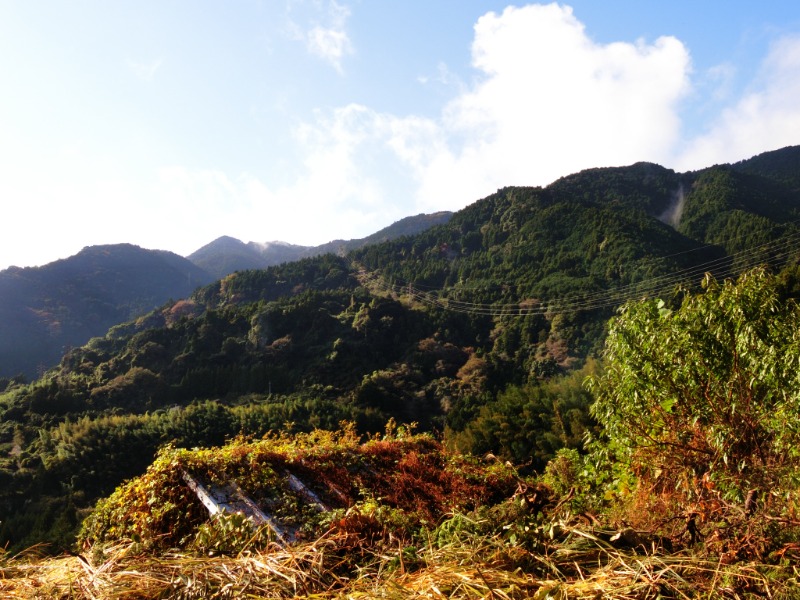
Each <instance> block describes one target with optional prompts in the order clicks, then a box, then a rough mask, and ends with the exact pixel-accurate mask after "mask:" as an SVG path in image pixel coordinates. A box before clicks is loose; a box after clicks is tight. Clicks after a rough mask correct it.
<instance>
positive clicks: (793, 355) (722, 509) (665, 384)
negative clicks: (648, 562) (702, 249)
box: [589, 269, 800, 553]
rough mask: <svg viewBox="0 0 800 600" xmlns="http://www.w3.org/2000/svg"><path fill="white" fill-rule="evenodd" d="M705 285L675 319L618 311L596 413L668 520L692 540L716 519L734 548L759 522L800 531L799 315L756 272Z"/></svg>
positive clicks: (640, 310) (639, 307)
mask: <svg viewBox="0 0 800 600" xmlns="http://www.w3.org/2000/svg"><path fill="white" fill-rule="evenodd" d="M703 286H704V288H705V290H704V293H700V294H696V295H685V296H684V297H683V299H682V300H681V301H679V302H678V303H677V304H678V306H677V308H675V309H674V310H671V309H669V308H668V307H667V306H666V305H665V304H664V302H663V301H660V300H644V301H641V302H636V303H631V304H628V305H626V306H625V307H624V308H623V309H621V311H620V314H619V316H618V317H616V318H615V319H614V320H613V321H612V324H611V327H610V332H609V337H608V339H607V342H606V348H605V369H604V371H603V373H602V374H601V375H600V376H598V377H594V378H590V379H589V387H590V389H591V390H592V391H593V392H594V394H595V398H596V401H595V404H594V405H593V406H592V413H593V415H594V416H595V418H597V419H598V421H599V422H600V423H601V424H602V425H603V426H604V427H605V431H606V433H607V435H608V436H609V439H610V442H611V444H612V447H613V448H614V450H615V452H616V455H617V457H618V458H621V459H622V460H623V461H624V462H625V463H627V464H628V465H629V467H630V469H631V472H632V473H633V474H634V476H635V477H636V478H637V480H638V483H639V490H640V491H641V490H646V493H647V494H650V498H651V499H652V498H653V497H654V496H655V495H656V494H662V499H663V496H664V495H668V496H669V497H670V498H671V501H668V502H667V503H668V504H670V502H671V505H670V506H668V507H667V509H666V510H667V512H668V514H667V515H664V517H665V518H668V517H669V516H670V515H672V516H673V518H674V516H675V513H680V512H682V513H683V514H685V515H687V519H688V522H687V528H688V530H689V533H690V534H691V535H692V538H695V537H696V535H699V534H702V532H700V531H698V527H700V526H701V525H702V524H703V523H704V522H708V523H709V527H711V525H710V523H711V522H712V521H714V522H715V523H716V525H715V526H714V532H716V534H718V535H717V536H716V537H717V538H718V537H720V536H722V537H724V535H723V534H721V533H720V527H721V525H720V524H721V523H722V524H724V527H725V528H727V529H726V531H725V535H729V537H736V536H738V538H737V539H738V540H739V542H742V539H744V538H743V537H742V536H744V533H742V531H743V530H742V527H744V525H743V523H745V522H750V521H749V519H750V517H751V516H753V515H754V514H756V513H758V516H759V517H760V521H759V522H760V524H761V525H764V524H767V525H768V524H769V523H782V524H783V525H786V524H789V525H794V526H800V521H797V520H796V518H795V517H794V511H795V510H797V509H798V508H800V506H799V505H798V504H799V503H798V498H797V490H798V485H797V483H798V481H799V480H800V469H798V457H800V419H798V415H800V369H798V367H799V366H800V309H798V306H797V304H796V303H795V302H794V301H793V300H791V299H786V298H785V297H784V295H783V294H782V291H781V286H780V284H779V282H778V280H777V279H776V278H775V277H773V276H771V275H769V274H768V273H767V272H766V271H765V270H763V269H756V270H753V271H751V272H748V273H745V274H744V275H742V276H741V277H740V278H739V279H738V281H725V282H724V283H718V282H717V281H715V280H714V279H713V278H711V277H710V276H706V278H705V280H704V282H703ZM641 508H642V507H641V506H640V507H639V509H640V510H641ZM649 512H650V514H652V507H650V511H649ZM704 519H706V521H704ZM736 523H739V525H736ZM737 527H738V529H737ZM745 529H747V531H749V532H750V534H752V527H750V525H747V527H745ZM784 531H785V529H784ZM737 532H738V533H737ZM711 533H713V532H711V531H710V530H709V532H708V535H711ZM762 533H763V532H762ZM752 539H755V538H751V541H752ZM731 547H732V546H731ZM759 553H760V552H759Z"/></svg>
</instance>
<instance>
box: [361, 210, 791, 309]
mask: <svg viewBox="0 0 800 600" xmlns="http://www.w3.org/2000/svg"><path fill="white" fill-rule="evenodd" d="M791 224H792V223H787V224H783V225H780V226H781V227H783V226H785V225H791ZM777 227H778V226H776V228H777ZM709 247H710V246H704V247H703V248H709ZM703 248H699V249H698V250H700V249H703ZM798 252H800V232H796V233H792V234H790V235H787V236H784V237H782V238H779V239H776V240H773V241H770V242H767V243H765V244H762V245H760V246H756V247H755V248H751V249H749V250H743V251H740V252H737V253H734V254H732V255H728V256H725V257H721V258H717V259H714V260H711V261H707V262H704V263H700V264H697V265H694V266H692V267H688V268H686V269H681V270H678V271H675V272H673V273H668V274H665V275H660V276H657V277H651V278H649V279H644V280H642V281H639V282H636V283H631V284H627V285H624V286H621V287H619V288H616V289H614V290H608V291H598V292H591V293H588V294H582V295H579V296H578V295H576V296H573V297H567V298H564V299H561V300H558V301H553V300H551V301H541V300H536V299H525V300H522V301H519V302H515V303H511V304H499V303H495V304H486V303H476V302H469V301H465V300H458V299H455V298H453V297H452V296H451V295H452V294H454V293H458V292H460V291H461V292H463V291H469V289H470V288H465V287H462V288H450V289H448V290H446V291H447V292H448V295H444V293H445V290H431V289H429V290H423V289H420V287H418V286H417V285H415V284H413V283H411V282H406V281H402V280H399V279H395V280H394V281H393V282H388V281H386V280H385V279H384V278H383V277H381V276H380V275H379V274H378V273H374V272H373V273H370V272H368V271H367V270H366V269H364V268H363V267H360V266H358V268H359V277H360V279H361V280H362V282H363V283H366V284H368V285H371V286H373V287H376V288H378V289H380V290H382V291H384V292H389V293H393V294H398V295H405V296H407V297H411V298H412V299H414V300H417V301H418V302H421V303H423V304H426V305H429V306H433V307H438V308H441V309H444V310H450V311H454V312H461V313H470V314H479V315H489V316H524V315H537V314H538V315H541V314H546V313H553V312H559V313H564V312H578V311H584V310H595V309H601V308H612V307H616V306H620V305H621V304H624V303H625V302H627V301H630V300H635V299H639V298H642V297H647V296H652V295H654V294H657V293H663V292H664V291H666V290H670V289H674V288H675V286H677V285H679V284H685V285H686V284H687V283H688V282H691V281H692V280H693V279H697V278H700V277H702V275H704V274H705V273H707V272H717V275H718V277H721V278H726V277H730V276H732V275H734V274H735V273H736V272H742V271H746V270H748V269H750V268H753V267H755V266H756V265H759V264H763V263H765V262H780V261H781V260H783V259H785V258H788V257H790V256H792V255H795V254H797V253H798ZM677 254H682V253H676V254H673V255H667V256H664V257H658V260H665V259H667V258H669V257H670V256H676V255H677ZM628 264H629V266H632V267H633V266H635V264H634V263H628ZM471 289H478V288H471Z"/></svg>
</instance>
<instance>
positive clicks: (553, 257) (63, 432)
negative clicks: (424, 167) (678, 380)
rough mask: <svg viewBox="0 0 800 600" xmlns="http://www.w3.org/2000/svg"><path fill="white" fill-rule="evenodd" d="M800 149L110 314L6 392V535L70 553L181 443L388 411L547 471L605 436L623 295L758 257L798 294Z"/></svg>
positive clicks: (571, 197)
mask: <svg viewBox="0 0 800 600" xmlns="http://www.w3.org/2000/svg"><path fill="white" fill-rule="evenodd" d="M797 154H798V149H797V148H788V149H784V150H781V151H777V152H775V153H772V154H770V155H768V156H766V157H765V156H762V157H758V161H757V163H752V164H751V163H748V162H747V161H745V163H742V164H740V165H722V166H715V167H711V168H709V169H705V170H703V171H699V172H695V173H685V174H680V173H675V172H674V171H671V170H669V169H665V168H663V167H660V166H658V165H652V164H647V163H638V164H635V165H632V166H629V167H620V168H607V169H593V170H589V171H585V172H582V173H578V174H575V175H572V176H570V177H565V178H563V179H561V180H559V181H557V182H555V183H553V184H552V185H551V186H548V187H546V188H525V187H514V188H504V189H501V190H499V191H498V192H497V193H495V194H493V195H491V196H489V197H487V198H484V199H482V200H479V201H478V202H476V203H474V204H472V205H471V206H469V207H467V208H466V209H464V210H462V211H459V212H458V213H456V214H455V215H453V216H452V218H450V219H449V221H448V222H447V223H445V224H442V225H439V226H437V227H433V228H430V229H427V230H426V231H423V232H421V233H418V234H416V235H413V236H406V237H401V238H398V239H394V240H391V241H388V242H383V243H380V244H374V245H369V246H365V247H363V248H360V249H357V250H354V251H352V252H350V253H348V254H346V255H345V256H337V255H332V254H327V255H324V256H320V257H315V258H309V259H304V260H301V261H297V262H292V263H286V264H283V265H280V266H274V267H270V268H268V269H264V270H254V271H241V272H237V273H233V274H230V275H228V276H226V277H224V278H223V279H221V280H219V281H216V282H214V283H211V284H209V285H207V286H205V287H203V288H201V289H198V290H197V291H195V292H194V293H193V294H191V295H189V296H187V297H184V298H182V299H180V300H176V301H174V302H170V303H166V304H162V305H161V306H160V307H159V308H157V309H156V310H153V311H151V312H150V313H148V314H147V315H146V316H144V317H142V318H139V319H137V320H135V321H130V322H128V323H124V324H122V325H118V326H115V327H113V328H112V329H111V330H110V331H109V332H108V333H107V335H105V336H104V337H96V338H93V339H92V340H90V341H89V342H88V343H87V344H86V345H84V346H80V347H75V348H73V349H71V350H70V351H69V352H67V353H66V354H65V355H64V357H63V358H62V360H61V363H60V365H59V367H58V368H56V369H54V370H52V371H50V372H48V373H47V374H46V375H45V376H44V377H43V378H42V379H40V380H39V381H37V382H34V383H32V384H29V385H24V384H20V383H19V382H12V381H9V382H7V383H6V389H5V392H4V393H2V394H1V395H0V448H2V451H3V455H4V459H3V462H2V465H0V467H1V468H0V483H2V484H3V487H2V491H0V508H2V511H3V514H5V515H9V517H8V518H6V519H3V523H2V524H1V525H0V543H6V542H8V543H10V544H12V545H14V547H21V546H26V545H31V544H33V543H35V542H38V541H41V540H49V541H51V542H54V543H58V544H62V545H63V546H68V545H69V544H70V543H71V540H72V539H74V534H75V529H76V527H77V525H78V523H79V521H80V518H81V516H83V515H84V514H85V511H86V510H87V509H88V507H90V506H92V504H93V503H94V501H95V500H96V499H97V498H99V497H102V496H105V495H107V494H110V493H111V492H112V491H113V490H114V488H115V487H116V486H117V485H119V483H120V482H121V481H123V480H124V479H127V478H130V477H134V476H136V475H139V474H141V473H142V472H143V471H144V470H145V469H146V467H147V465H149V464H150V463H151V462H152V460H153V458H154V456H155V455H156V452H157V451H158V448H159V447H161V446H162V445H163V444H165V443H166V442H170V441H172V442H173V443H174V444H175V445H176V446H177V447H188V448H191V447H195V446H208V445H218V444H222V443H224V442H225V440H226V439H228V438H230V437H231V436H234V435H237V434H240V433H243V434H246V435H253V436H261V435H263V434H264V433H266V432H268V431H290V432H307V431H311V430H312V429H314V428H322V429H328V430H331V429H335V428H337V427H338V426H339V423H340V421H342V420H347V421H351V422H353V423H355V424H356V428H357V430H358V431H359V432H360V433H364V434H366V433H373V432H376V431H382V430H383V428H384V426H385V424H386V422H387V421H388V420H389V419H391V418H394V419H396V420H397V421H398V422H403V423H410V422H412V421H413V422H417V423H418V424H419V427H420V428H421V429H423V430H425V431H438V432H443V433H444V434H445V437H446V440H447V443H448V444H450V445H451V446H452V447H455V448H458V449H461V450H464V451H467V452H471V453H477V454H482V453H487V452H491V453H493V454H494V455H495V456H498V457H500V458H501V460H509V461H512V462H513V463H515V464H519V465H521V470H522V471H523V472H524V473H532V472H540V471H542V470H543V469H544V468H545V466H546V465H547V464H548V461H550V460H551V459H553V457H555V456H556V455H557V453H558V452H559V451H560V450H561V449H563V448H568V449H579V448H582V447H583V440H584V438H585V436H586V434H592V435H593V436H594V435H596V434H597V433H598V431H599V429H598V423H597V421H596V419H595V418H594V417H593V416H592V415H591V414H590V412H589V406H590V405H591V404H592V402H593V400H594V397H593V395H592V394H591V393H590V392H589V391H587V390H586V389H585V388H584V387H583V385H582V382H583V380H584V378H585V377H586V376H587V375H592V374H595V373H597V371H598V370H599V369H600V368H601V366H602V365H601V364H599V363H598V359H600V358H601V352H602V349H603V345H604V342H605V339H606V334H607V327H608V320H609V318H610V317H612V316H613V315H614V314H615V311H616V310H617V308H618V307H619V306H620V305H622V304H623V303H624V302H626V301H629V300H639V299H641V298H642V297H653V296H657V295H661V296H662V297H663V298H664V300H665V301H666V302H668V303H679V302H680V301H681V298H683V297H684V294H685V293H686V292H683V293H681V294H677V295H676V294H675V293H674V290H675V286H676V285H679V284H685V285H686V286H688V287H689V288H693V289H694V288H696V287H697V284H698V283H699V282H700V280H701V279H702V277H703V273H704V272H706V271H710V272H712V273H713V274H715V275H716V276H718V277H720V278H722V277H725V276H729V275H731V274H735V273H737V272H739V271H741V270H743V269H746V268H749V267H752V266H754V265H756V264H760V263H762V262H768V263H769V264H771V265H772V266H773V268H774V269H776V270H782V269H783V270H784V275H783V277H784V281H785V284H786V288H787V290H789V291H787V292H786V294H787V295H791V293H792V292H791V290H793V289H796V287H793V286H796V274H795V272H794V271H793V270H792V269H793V265H795V264H796V263H797V255H798V247H797V245H796V244H794V242H793V240H795V239H796V237H795V236H796V234H797V225H796V221H797V211H798V208H799V207H800V193H798V191H797V190H796V189H795V188H794V187H792V184H791V183H790V184H787V183H786V182H787V181H788V182H791V181H792V179H791V171H792V169H793V168H794V167H793V165H794V164H795V163H794V160H793V158H794V157H796V156H797ZM770 159H772V160H770ZM748 165H749V166H748ZM753 165H755V166H753ZM756 167H757V168H756ZM776 198H778V199H779V201H777V200H775V199H776ZM65 482H68V485H66V484H65ZM65 485H66V487H65Z"/></svg>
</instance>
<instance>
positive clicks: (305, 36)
mask: <svg viewBox="0 0 800 600" xmlns="http://www.w3.org/2000/svg"><path fill="white" fill-rule="evenodd" d="M323 13H324V19H323V21H324V22H321V23H316V24H314V25H313V26H312V27H310V28H308V29H307V30H303V28H301V27H300V26H298V25H297V24H296V23H292V24H291V25H290V27H291V29H292V31H293V32H294V33H293V37H295V38H296V39H301V40H304V41H305V44H306V49H307V50H308V52H309V53H310V54H312V55H314V56H316V57H318V58H321V59H322V60H324V61H326V62H327V63H329V64H330V65H331V66H332V67H333V68H334V69H336V70H337V71H338V72H339V73H342V72H343V69H342V60H344V58H345V57H346V56H349V55H352V54H353V53H354V48H353V43H352V41H351V40H350V36H349V35H348V33H347V19H348V18H349V17H350V9H349V8H348V7H347V6H344V5H342V4H339V3H338V2H336V0H330V1H329V2H328V3H327V5H326V7H325V9H324V10H323Z"/></svg>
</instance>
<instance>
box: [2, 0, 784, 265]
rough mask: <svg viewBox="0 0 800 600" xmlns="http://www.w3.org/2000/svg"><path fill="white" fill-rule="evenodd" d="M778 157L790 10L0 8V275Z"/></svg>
mask: <svg viewBox="0 0 800 600" xmlns="http://www.w3.org/2000/svg"><path fill="white" fill-rule="evenodd" d="M794 144H800V5H798V4H797V3H796V2H790V1H786V2H779V1H775V2H759V3H756V2H751V1H747V2H745V1H741V0H739V1H736V0H734V1H727V2H722V1H716V0H706V1H703V2H697V1H694V2H689V1H684V0H673V1H672V2H669V3H665V2H656V1H642V0H639V1H633V0H605V1H604V2H598V1H597V0H577V1H575V2H571V3H564V4H522V3H520V4H515V5H509V4H507V3H505V2H493V1H477V0H439V1H437V2H420V1H417V0H405V1H404V2H388V1H383V2H379V1H377V0H336V1H334V0H262V1H257V0H240V1H238V2H210V1H204V0H158V1H152V0H137V1H136V2H131V1H123V0H120V1H117V2H106V1H101V0H74V1H71V2H63V1H61V0H37V1H36V2H30V1H27V0H0V199H2V213H1V214H2V222H3V224H4V227H3V234H2V236H0V269H3V268H6V267H7V266H10V265H17V266H32V265H39V264H44V263H47V262H50V261H53V260H56V259H58V258H63V257H66V256H69V255H71V254H74V253H76V252H78V251H79V250H80V249H81V248H82V247H84V246H87V245H93V244H107V243H119V242H130V243H134V244H138V245H140V246H143V247H146V248H154V249H166V250H172V251H174V252H177V253H178V254H181V255H187V254H189V253H191V252H192V251H194V250H196V249H197V248H199V247H201V246H203V245H204V244H206V243H208V242H210V241H211V240H213V239H215V238H216V237H219V236H221V235H231V236H234V237H237V238H239V239H241V240H243V241H257V242H265V241H271V240H282V241H287V242H291V243H296V244H307V245H314V244H320V243H324V242H327V241H329V240H331V239H335V238H345V239H348V238H356V237H363V236H366V235H368V234H370V233H373V232H374V231H377V230H378V229H380V228H382V227H384V226H386V225H389V224H390V223H392V222H394V221H396V220H398V219H400V218H402V217H405V216H408V215H412V214H418V213H420V212H433V211H436V210H458V209H460V208H463V207H464V206H466V205H468V204H470V203H472V202H474V201H475V200H477V199H479V198H482V197H484V196H486V195H488V194H490V193H492V192H493V191H494V190H496V189H497V188H498V187H502V186H505V185H546V184H548V183H550V182H552V181H553V180H554V179H556V178H558V177H560V176H563V175H567V174H569V173H572V172H575V171H578V170H580V169H583V168H589V167H595V166H609V165H624V164H630V163H633V162H636V161H639V160H649V161H653V162H658V163H660V164H663V165H665V166H667V167H670V168H674V169H676V170H680V171H685V170H692V169H699V168H702V167H705V166H709V165H712V164H715V163H721V162H732V161H737V160H742V159H745V158H748V157H750V156H752V155H754V154H757V153H760V152H763V151H767V150H773V149H776V148H780V147H783V146H787V145H794Z"/></svg>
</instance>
